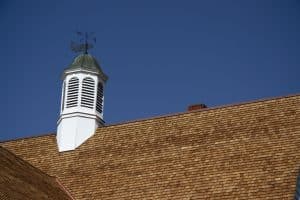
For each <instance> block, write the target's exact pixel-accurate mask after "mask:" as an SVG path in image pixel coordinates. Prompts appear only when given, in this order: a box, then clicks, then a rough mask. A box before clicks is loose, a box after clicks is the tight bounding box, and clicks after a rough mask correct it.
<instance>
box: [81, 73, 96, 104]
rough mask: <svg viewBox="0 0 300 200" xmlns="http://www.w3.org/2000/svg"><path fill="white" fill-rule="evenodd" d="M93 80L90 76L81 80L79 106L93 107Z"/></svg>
mask: <svg viewBox="0 0 300 200" xmlns="http://www.w3.org/2000/svg"><path fill="white" fill-rule="evenodd" d="M94 93H95V81H94V80H93V79H92V78H84V79H83V81H82V93H81V95H82V96H81V106H82V107H86V108H93V107H94Z"/></svg>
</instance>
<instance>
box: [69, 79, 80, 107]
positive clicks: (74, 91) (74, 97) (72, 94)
mask: <svg viewBox="0 0 300 200" xmlns="http://www.w3.org/2000/svg"><path fill="white" fill-rule="evenodd" d="M78 89H79V79H78V78H76V77H73V78H71V79H70V80H69V85H68V95H67V106H66V107H67V108H71V107H75V106H77V104H78Z"/></svg>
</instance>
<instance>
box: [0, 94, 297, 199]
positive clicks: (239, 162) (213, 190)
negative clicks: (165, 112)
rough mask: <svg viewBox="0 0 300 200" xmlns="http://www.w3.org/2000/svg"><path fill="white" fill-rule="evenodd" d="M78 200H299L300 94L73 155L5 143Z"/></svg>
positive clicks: (144, 126)
mask: <svg viewBox="0 0 300 200" xmlns="http://www.w3.org/2000/svg"><path fill="white" fill-rule="evenodd" d="M0 145H2V146H4V147H5V148H7V149H9V150H10V151H12V152H13V153H15V154H16V155H18V156H20V157H21V158H22V159H24V160H26V161H28V162H30V163H31V164H32V165H34V166H35V167H37V168H39V169H41V170H43V171H44V172H46V173H48V174H50V175H51V176H56V177H58V178H59V179H60V180H61V182H62V183H63V184H64V186H65V187H66V188H67V189H68V190H69V191H70V192H71V194H72V195H73V197H74V198H75V199H77V200H79V199H180V200H182V199H278V200H279V199H280V200H282V199H292V198H294V195H295V189H296V180H297V176H298V170H299V167H300V148H299V147H300V95H294V96H289V97H281V98H276V99H270V100H261V101H257V102H251V103H244V104H239V105H231V106H226V107H219V108H211V109H203V110H199V111H193V112H187V113H181V114H176V115H171V116H165V117H157V118H152V119H147V120H140V121H134V122H128V123H123V124H118V125H110V126H107V127H102V128H99V129H97V131H96V133H95V135H94V136H93V137H91V138H90V139H89V140H87V141H86V142H85V143H84V144H83V145H81V146H80V147H79V148H77V149H76V150H74V151H69V152H62V153H59V152H58V149H57V146H56V140H55V135H54V134H53V135H45V136H40V137H33V138H26V139H18V140H13V141H7V142H3V143H0Z"/></svg>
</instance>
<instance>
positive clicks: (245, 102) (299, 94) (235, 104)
mask: <svg viewBox="0 0 300 200" xmlns="http://www.w3.org/2000/svg"><path fill="white" fill-rule="evenodd" d="M296 96H300V93H295V94H290V95H283V96H277V97H265V98H261V99H257V100H249V101H244V102H240V103H229V104H224V105H220V106H213V107H207V108H202V109H199V110H193V111H183V112H176V113H170V114H163V115H159V116H153V117H146V118H143V119H134V120H127V121H122V122H116V123H113V124H108V125H106V126H104V127H99V128H98V129H101V128H105V127H110V126H119V125H124V124H129V123H135V122H141V121H147V120H153V119H160V118H167V117H173V116H178V115H185V114H188V113H195V112H205V111H210V110H216V109H223V108H230V107H236V106H242V105H247V104H255V103H260V102H264V101H273V100H279V99H285V98H292V97H296Z"/></svg>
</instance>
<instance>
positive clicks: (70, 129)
mask: <svg viewBox="0 0 300 200" xmlns="http://www.w3.org/2000/svg"><path fill="white" fill-rule="evenodd" d="M73 77H76V78H78V79H79V91H78V99H77V106H74V107H69V108H68V107H67V106H66V103H67V101H68V89H69V88H68V86H69V80H70V79H72V78H73ZM87 77H90V78H92V79H93V80H94V82H95V89H94V94H93V99H94V102H93V108H86V107H82V106H81V98H82V81H83V79H84V78H87ZM102 77H103V75H101V74H97V73H95V72H92V71H88V70H86V69H84V70H74V71H68V72H65V73H64V75H63V78H64V80H63V82H64V84H65V87H64V86H63V87H62V90H64V89H65V91H64V92H63V91H62V93H61V95H62V97H61V98H64V100H63V99H61V109H60V117H59V120H58V122H57V135H56V139H57V145H58V150H59V151H60V152H64V151H70V150H74V149H76V148H77V147H79V146H80V145H81V144H82V143H84V142H85V141H86V140H87V139H88V138H90V137H91V136H93V135H94V133H95V130H96V129H97V128H98V127H99V126H103V125H104V121H103V104H104V94H103V101H102V113H99V112H98V111H96V103H97V102H96V101H97V87H98V82H100V83H101V84H102V85H103V88H104V83H105V80H102ZM63 94H64V95H63Z"/></svg>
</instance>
